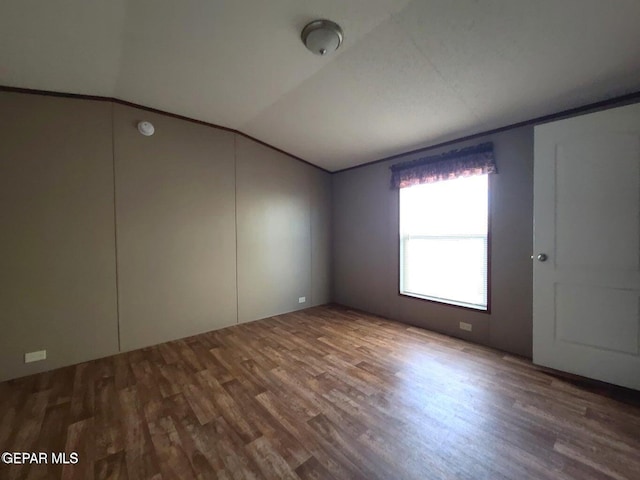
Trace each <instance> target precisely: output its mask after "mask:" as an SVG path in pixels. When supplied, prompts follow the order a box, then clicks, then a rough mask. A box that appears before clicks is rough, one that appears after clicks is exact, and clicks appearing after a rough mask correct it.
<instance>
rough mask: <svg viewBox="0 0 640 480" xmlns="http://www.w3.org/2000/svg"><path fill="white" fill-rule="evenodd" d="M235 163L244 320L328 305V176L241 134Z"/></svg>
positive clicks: (240, 297) (240, 315)
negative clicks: (312, 306) (303, 299)
mask: <svg viewBox="0 0 640 480" xmlns="http://www.w3.org/2000/svg"><path fill="white" fill-rule="evenodd" d="M236 162H237V163H236V175H237V182H236V196H237V197H236V198H237V228H238V319H239V321H240V322H247V321H251V320H256V319H259V318H264V317H269V316H271V315H276V314H279V313H283V312H290V311H293V310H298V309H300V308H306V307H308V306H311V305H319V304H322V303H327V302H328V301H329V280H330V275H329V272H328V265H329V259H330V252H329V249H330V243H329V238H328V236H329V233H328V232H329V229H330V221H329V216H330V208H329V205H330V176H329V175H328V174H326V173H323V172H321V171H320V170H317V169H315V168H310V167H309V166H308V165H305V164H303V163H301V162H299V161H296V160H294V159H292V158H290V157H288V156H287V155H284V154H282V153H279V152H277V151H275V150H273V149H270V148H268V147H265V146H263V145H261V144H259V143H257V142H254V141H252V140H249V139H247V138H244V137H240V136H238V137H237V139H236ZM299 297H305V299H306V301H305V303H302V304H301V303H299V302H298V299H299Z"/></svg>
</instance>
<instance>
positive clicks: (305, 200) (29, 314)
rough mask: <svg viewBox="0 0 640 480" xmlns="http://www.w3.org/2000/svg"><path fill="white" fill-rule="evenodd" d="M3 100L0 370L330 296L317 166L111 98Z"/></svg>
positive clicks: (96, 352) (106, 350) (15, 96)
mask: <svg viewBox="0 0 640 480" xmlns="http://www.w3.org/2000/svg"><path fill="white" fill-rule="evenodd" d="M0 112H2V114H1V115H0V127H1V128H0V215H1V217H0V221H1V222H2V234H1V235H0V249H1V251H2V255H1V256H0V329H1V335H0V381H1V380H5V379H9V378H14V377H19V376H22V375H26V374H29V373H36V372H40V371H44V370H49V369H52V368H57V367H60V366H64V365H69V364H73V363H78V362H81V361H85V360H89V359H93V358H98V357H102V356H106V355H110V354H114V353H117V352H118V351H119V346H118V343H120V350H121V351H125V350H129V349H134V348H139V347H142V346H146V345H151V344H155V343H159V342H163V341H166V340H171V339H175V338H180V337H184V336H188V335H192V334H196V333H200V332H203V331H208V330H213V329H216V328H220V327H223V326H226V325H230V324H234V323H237V322H238V321H248V320H254V319H257V318H262V317H266V316H269V315H274V314H279V313H284V312H286V311H291V310H295V309H301V308H306V307H308V306H311V305H318V304H322V303H326V302H328V301H329V300H330V297H329V295H330V290H331V286H330V280H331V273H330V269H329V264H330V241H331V237H330V230H331V223H330V213H331V206H330V203H331V177H330V175H329V174H327V173H325V172H322V171H320V170H318V169H316V168H313V167H311V166H309V165H306V164H304V163H302V162H299V161H297V160H295V159H293V158H291V157H289V156H287V155H284V154H282V153H279V152H277V151H275V150H273V149H270V148H268V147H264V146H262V145H260V144H258V143H256V142H253V141H251V140H248V139H246V138H244V137H241V136H238V135H235V134H233V133H230V132H227V131H224V130H220V129H215V128H211V127H208V126H204V125H199V124H196V123H193V122H188V121H184V120H179V119H176V118H172V117H169V116H165V115H157V114H153V113H149V112H146V111H142V110H138V109H135V108H130V107H125V106H122V105H119V104H113V103H111V102H107V101H104V102H99V101H88V100H79V99H66V98H55V97H47V96H40V95H28V94H19V93H8V92H1V93H0ZM141 119H147V120H151V121H152V122H153V123H154V124H155V126H156V134H155V135H154V136H153V137H149V138H147V137H143V136H141V135H139V134H138V133H137V131H136V128H135V126H136V123H137V122H138V121H139V120H141ZM236 233H237V234H236ZM116 240H117V242H116ZM236 245H237V248H236ZM116 253H117V255H116ZM116 257H117V260H116ZM236 263H237V269H236ZM116 265H117V270H116ZM236 273H237V275H236ZM300 296H306V297H307V302H306V303H304V304H299V303H298V297H300ZM118 302H119V305H118ZM118 310H119V316H118ZM118 332H119V333H118ZM41 349H46V350H47V355H48V358H47V360H45V361H42V362H36V363H31V364H24V363H23V360H24V353H25V352H31V351H35V350H41Z"/></svg>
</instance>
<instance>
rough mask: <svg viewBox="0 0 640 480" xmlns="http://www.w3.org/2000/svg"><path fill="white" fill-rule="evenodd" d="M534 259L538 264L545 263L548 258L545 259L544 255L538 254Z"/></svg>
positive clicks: (545, 255)
mask: <svg viewBox="0 0 640 480" xmlns="http://www.w3.org/2000/svg"><path fill="white" fill-rule="evenodd" d="M536 258H537V259H538V261H539V262H546V261H547V258H549V257H547V254H546V253H539V254H538V256H537V257H536Z"/></svg>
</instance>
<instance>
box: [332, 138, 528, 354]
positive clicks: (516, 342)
mask: <svg viewBox="0 0 640 480" xmlns="http://www.w3.org/2000/svg"><path fill="white" fill-rule="evenodd" d="M489 140H491V141H493V142H494V147H495V155H496V161H497V163H498V169H499V173H498V174H497V175H492V176H491V178H490V184H489V188H490V209H491V243H492V244H491V281H492V285H491V292H490V294H491V313H490V314H485V313H479V312H473V311H470V310H465V309H460V308H456V307H452V306H447V305H441V304H434V303H431V302H426V301H423V300H418V299H414V298H410V297H404V296H399V295H398V275H399V267H398V259H399V251H398V242H399V240H398V192H397V191H394V190H391V189H390V188H389V180H390V171H389V166H390V165H392V164H394V163H397V162H401V161H405V160H411V159H414V158H418V157H419V156H423V155H434V154H438V153H442V152H444V151H448V150H452V149H455V148H460V147H464V146H468V145H474V144H477V143H481V142H484V141H489ZM532 218H533V127H522V128H518V129H513V130H509V131H506V132H503V133H499V134H495V135H491V136H487V137H483V138H477V139H475V140H473V141H468V142H460V143H458V144H455V145H449V146H447V147H445V148H440V149H434V150H431V151H429V152H427V153H422V154H420V155H408V156H404V157H401V158H396V159H394V160H390V161H387V162H382V163H378V164H373V165H369V166H365V167H362V168H357V169H353V170H348V171H345V172H342V173H338V174H335V175H333V241H334V246H333V268H334V271H333V287H334V295H333V299H334V301H336V302H338V303H341V304H344V305H349V306H352V307H356V308H360V309H362V310H365V311H369V312H372V313H376V314H379V315H382V316H385V317H389V318H393V319H395V320H400V321H403V322H406V323H410V324H414V325H418V326H421V327H424V328H428V329H431V330H435V331H438V332H443V333H446V334H449V335H453V336H457V337H460V338H465V339H468V340H471V341H474V342H477V343H481V344H484V345H490V346H493V347H495V348H498V349H501V350H505V351H508V352H513V353H517V354H520V355H525V356H531V341H532V340H531V339H532V317H531V303H532V284H531V281H532V265H531V259H530V256H531V253H532V252H531V249H532V238H533V230H532V221H531V219H532ZM460 321H465V322H468V323H471V324H472V325H473V331H472V332H465V331H462V330H460V329H459V322H460Z"/></svg>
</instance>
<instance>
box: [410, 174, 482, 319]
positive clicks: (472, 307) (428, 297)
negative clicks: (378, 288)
mask: <svg viewBox="0 0 640 480" xmlns="http://www.w3.org/2000/svg"><path fill="white" fill-rule="evenodd" d="M485 175H486V176H487V234H486V236H485V235H474V234H467V235H464V236H461V238H470V237H478V238H482V239H486V241H485V249H486V269H485V271H484V275H485V282H486V304H485V305H478V304H471V303H466V302H463V301H458V300H455V299H447V298H439V297H436V296H431V295H426V294H422V293H418V292H411V291H407V290H405V289H404V285H403V280H404V276H403V266H404V249H405V242H407V241H408V240H409V238H407V237H414V238H421V237H423V236H424V237H425V238H455V237H457V236H455V235H441V236H440V235H403V232H402V203H401V202H402V194H401V190H402V189H399V190H398V220H399V222H398V223H399V225H398V230H399V258H398V260H399V269H398V273H399V285H398V293H399V295H401V296H407V297H411V298H416V299H420V300H424V301H427V302H432V303H436V304H440V305H448V306H453V307H459V308H465V309H469V310H473V311H475V312H479V313H487V314H488V313H491V175H488V174H485ZM406 188H412V187H406Z"/></svg>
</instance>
